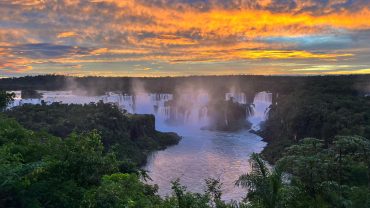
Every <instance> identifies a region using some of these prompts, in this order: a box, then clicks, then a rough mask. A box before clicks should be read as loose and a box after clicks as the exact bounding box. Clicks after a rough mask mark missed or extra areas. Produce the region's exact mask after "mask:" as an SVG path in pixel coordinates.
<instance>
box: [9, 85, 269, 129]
mask: <svg viewBox="0 0 370 208" xmlns="http://www.w3.org/2000/svg"><path fill="white" fill-rule="evenodd" d="M39 93H41V94H42V98H41V99H22V98H21V92H20V91H16V92H15V94H16V98H15V101H14V102H13V103H12V104H10V105H9V107H10V108H11V107H14V106H18V105H23V104H41V101H44V102H45V103H46V104H51V103H53V102H60V103H65V104H89V103H97V102H99V101H103V102H104V103H112V104H115V105H117V106H118V107H120V108H121V109H125V110H126V111H127V112H128V113H136V114H153V115H155V117H156V124H157V127H159V128H158V129H163V127H165V126H168V125H169V124H171V125H175V124H177V125H181V126H186V127H194V128H202V127H205V126H207V125H209V124H210V118H209V115H208V113H209V112H208V104H209V102H210V97H209V94H208V93H207V92H206V91H202V90H198V91H195V92H188V91H187V92H182V93H178V94H177V95H176V97H174V95H172V94H166V93H146V92H137V93H135V94H134V95H128V94H122V93H116V92H107V93H106V94H105V95H102V96H81V95H75V94H73V92H72V91H39ZM225 100H226V101H228V100H232V101H233V102H235V103H239V104H247V103H248V102H247V99H246V95H245V93H242V92H229V93H226V94H225ZM271 103H272V94H271V93H268V92H259V93H257V94H256V96H255V98H254V101H253V113H252V115H250V116H249V117H248V121H249V122H251V123H252V129H253V130H259V129H260V124H261V123H262V122H263V121H265V120H266V114H267V112H268V110H269V106H270V105H271ZM248 108H249V107H248V106H246V111H248ZM247 115H249V113H248V112H247Z"/></svg>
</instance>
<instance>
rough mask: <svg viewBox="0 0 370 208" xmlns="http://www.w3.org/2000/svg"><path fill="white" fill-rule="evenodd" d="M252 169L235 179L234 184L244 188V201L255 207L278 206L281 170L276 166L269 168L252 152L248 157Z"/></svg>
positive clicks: (273, 207)
mask: <svg viewBox="0 0 370 208" xmlns="http://www.w3.org/2000/svg"><path fill="white" fill-rule="evenodd" d="M250 163H251V166H252V171H251V172H250V173H248V174H243V175H241V176H240V177H239V179H238V180H237V181H236V183H235V184H236V185H237V186H240V187H243V188H246V189H247V190H248V194H247V197H246V199H245V200H246V201H248V202H250V203H251V204H252V205H255V206H256V207H266V208H275V207H279V201H280V200H281V190H282V187H283V186H284V184H283V177H282V176H283V172H282V170H281V168H279V167H276V168H273V169H272V170H269V169H268V167H267V165H266V163H265V162H264V161H263V160H262V158H261V156H260V155H258V154H256V153H253V154H252V155H251V158H250Z"/></svg>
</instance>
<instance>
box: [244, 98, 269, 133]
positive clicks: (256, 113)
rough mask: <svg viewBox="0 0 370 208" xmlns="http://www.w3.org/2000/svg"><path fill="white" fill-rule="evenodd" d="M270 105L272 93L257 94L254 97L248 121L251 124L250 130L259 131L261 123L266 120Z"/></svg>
mask: <svg viewBox="0 0 370 208" xmlns="http://www.w3.org/2000/svg"><path fill="white" fill-rule="evenodd" d="M271 104H272V93H269V92H259V93H257V94H256V95H255V97H254V100H253V105H254V106H253V115H251V116H250V117H249V118H248V120H249V122H251V123H252V129H253V130H255V131H258V130H260V128H261V126H260V125H261V123H263V122H264V121H265V120H266V119H267V114H268V111H269V110H270V106H271Z"/></svg>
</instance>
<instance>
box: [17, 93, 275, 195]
mask: <svg viewBox="0 0 370 208" xmlns="http://www.w3.org/2000/svg"><path fill="white" fill-rule="evenodd" d="M39 93H41V94H42V95H43V97H42V98H41V99H21V97H20V96H17V99H16V102H14V103H13V104H12V106H16V105H22V104H24V103H33V104H39V103H41V101H42V100H43V101H44V102H45V103H46V104H51V103H53V102H59V103H65V104H71V103H75V104H89V103H97V102H99V101H103V102H104V103H112V104H114V105H116V106H118V107H119V108H120V109H125V110H126V111H127V112H128V113H133V114H134V113H136V114H154V115H155V119H156V129H157V130H159V131H167V132H176V133H178V134H179V135H180V136H182V137H183V139H182V140H181V142H180V143H179V144H178V145H176V146H172V147H169V148H167V149H166V150H164V151H158V152H155V153H153V154H151V155H150V157H149V158H148V162H147V165H146V166H145V167H143V168H144V169H145V170H147V171H148V173H149V176H150V177H151V178H152V180H153V181H150V182H149V183H152V184H158V186H159V194H160V195H161V196H165V195H167V194H169V193H171V181H173V180H175V179H177V178H181V183H182V184H184V185H186V186H187V187H188V188H189V190H190V191H193V192H202V191H203V187H204V183H202V181H203V180H204V179H205V178H207V177H213V178H220V180H221V181H222V183H223V184H224V189H223V191H224V194H223V199H224V200H230V199H237V200H241V199H242V197H244V196H245V191H244V190H242V189H240V188H238V187H235V185H234V184H235V180H236V179H237V178H238V177H239V176H240V175H241V174H244V173H246V172H248V171H249V170H250V169H251V167H250V166H249V162H248V160H249V156H250V154H252V152H260V151H262V149H263V147H264V146H265V143H264V142H262V139H261V138H260V137H258V136H257V135H255V134H252V133H250V132H248V131H247V130H244V131H243V130H241V131H237V132H221V131H208V130H202V129H201V128H202V127H204V126H207V125H208V123H209V120H211V119H210V118H212V116H210V115H211V114H212V113H214V112H212V111H214V109H212V108H211V107H209V104H210V103H212V102H213V101H214V100H211V99H212V98H211V97H210V96H209V94H208V93H207V92H206V91H202V90H198V91H197V90H195V91H183V92H181V93H180V92H178V93H177V94H176V95H172V94H161V93H152V94H151V93H146V92H135V95H128V94H124V93H120V92H109V93H106V94H105V95H101V96H81V95H75V94H73V92H72V91H39ZM18 94H20V93H18ZM224 98H225V100H226V101H228V100H231V99H232V100H233V102H235V103H239V104H248V103H249V102H250V101H247V100H246V96H245V94H244V93H239V92H236V93H235V92H233V93H229V94H226V95H225V97H224ZM220 103H222V102H220ZM270 104H271V94H270V93H266V92H262V93H258V94H257V95H256V97H255V98H254V105H255V107H254V116H252V117H250V120H251V122H252V123H253V124H254V127H256V126H258V125H259V123H260V122H261V121H263V120H264V119H265V117H266V116H265V112H266V111H267V110H266V109H268V106H270ZM208 107H209V109H208ZM219 107H220V106H217V107H216V112H219V111H218V110H219ZM221 107H222V106H221ZM171 119H175V122H174V123H172V122H171ZM178 120H181V121H182V122H176V121H178ZM176 124H177V125H176Z"/></svg>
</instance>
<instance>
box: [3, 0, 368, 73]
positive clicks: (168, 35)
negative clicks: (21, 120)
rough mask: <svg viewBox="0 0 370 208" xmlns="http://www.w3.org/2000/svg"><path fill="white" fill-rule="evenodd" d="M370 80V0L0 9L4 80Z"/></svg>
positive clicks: (83, 0) (13, 1) (81, 3)
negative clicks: (349, 76) (267, 77)
mask: <svg viewBox="0 0 370 208" xmlns="http://www.w3.org/2000/svg"><path fill="white" fill-rule="evenodd" d="M49 73H53V74H68V75H76V76H83V75H99V76H179V75H208V74H215V75H221V74H284V75H286V74H289V75H291V74H294V75H296V74H359V73H360V74H361V73H370V0H257V1H252V0H90V1H88V0H0V77H12V76H24V75H37V74H49Z"/></svg>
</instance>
